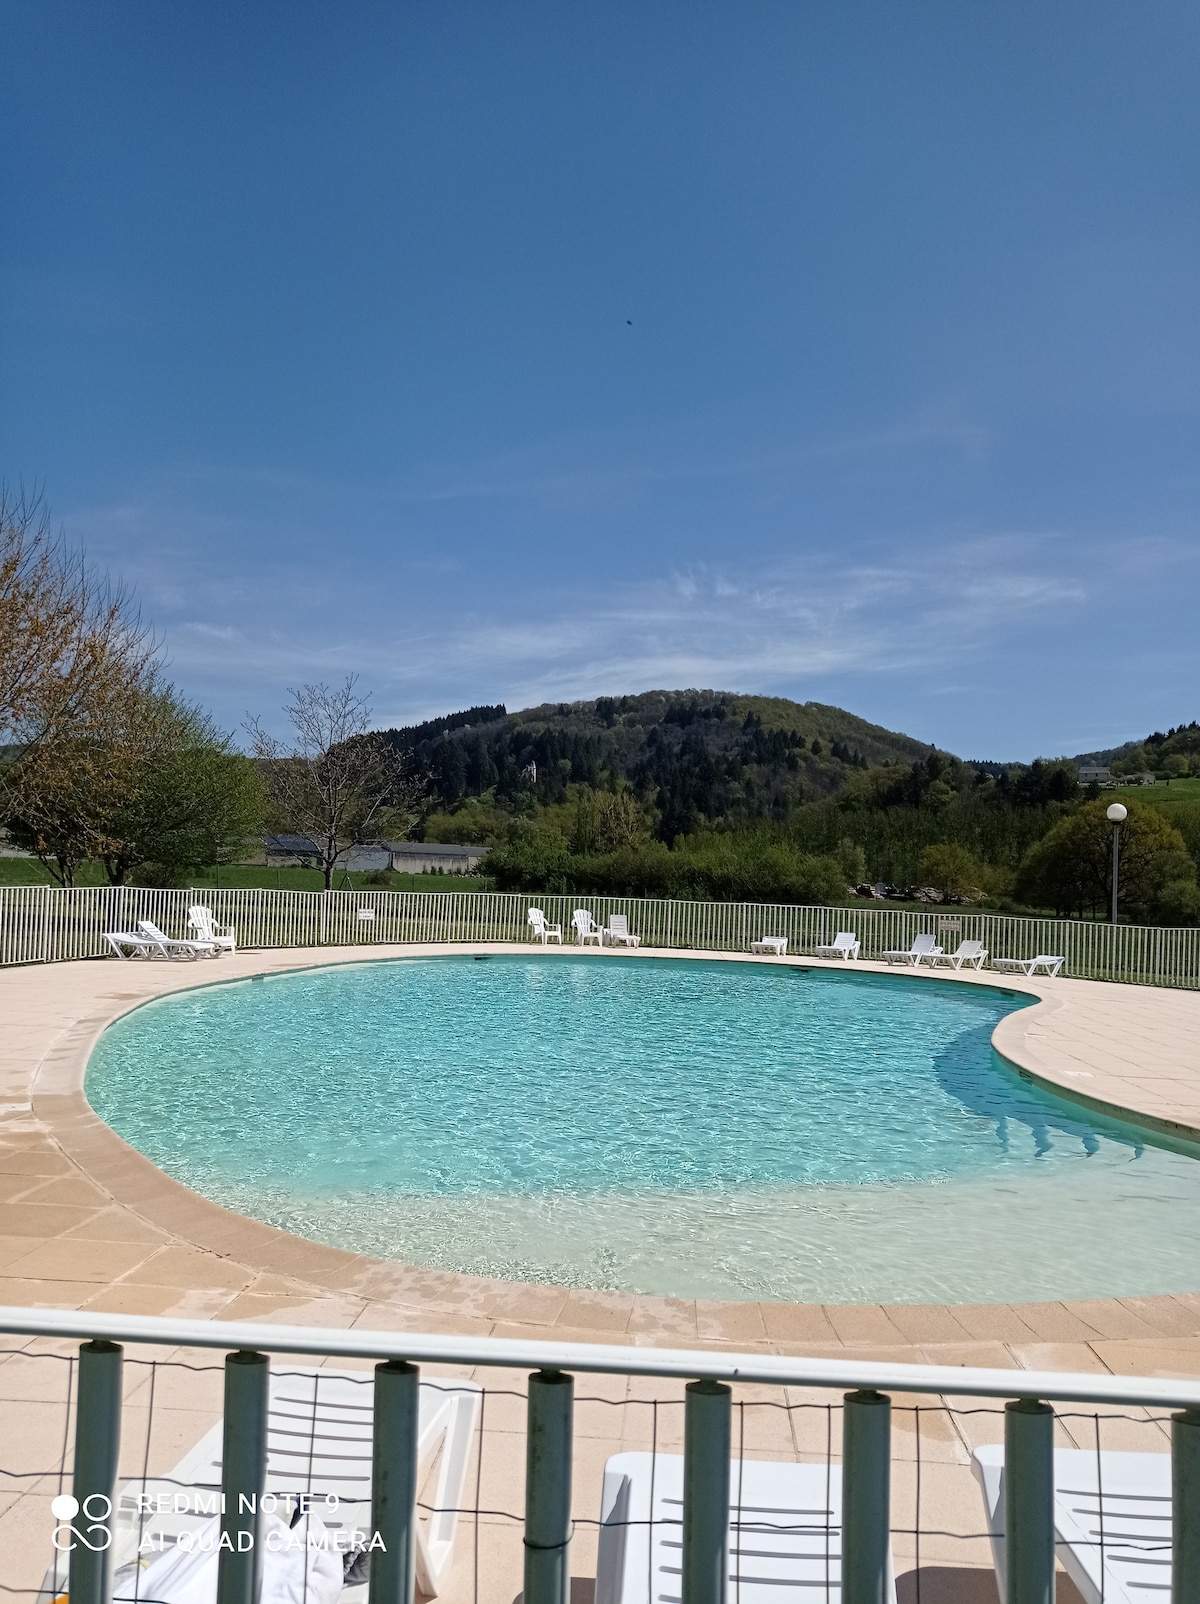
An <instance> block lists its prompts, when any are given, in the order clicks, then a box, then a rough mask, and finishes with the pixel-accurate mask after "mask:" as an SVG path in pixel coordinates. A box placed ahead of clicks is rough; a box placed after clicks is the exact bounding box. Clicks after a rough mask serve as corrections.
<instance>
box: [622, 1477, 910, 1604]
mask: <svg viewBox="0 0 1200 1604" xmlns="http://www.w3.org/2000/svg"><path fill="white" fill-rule="evenodd" d="M652 1497H653V1502H651V1499H652ZM729 1502H730V1506H731V1508H730V1516H729V1598H730V1601H731V1604H732V1601H733V1600H735V1599H736V1600H739V1601H740V1604H780V1600H781V1599H784V1598H797V1599H800V1598H819V1599H821V1600H822V1601H826V1600H827V1601H829V1604H836V1601H838V1600H839V1599H840V1598H841V1593H842V1470H841V1466H840V1465H828V1466H827V1465H824V1464H819V1465H795V1464H787V1463H782V1464H773V1463H771V1462H770V1461H767V1460H758V1459H743V1460H735V1461H734V1463H733V1465H732V1466H731V1467H730V1485H729ZM600 1522H601V1524H600V1547H599V1552H598V1555H597V1561H596V1604H658V1601H659V1600H660V1599H678V1598H679V1587H680V1582H679V1573H680V1566H681V1560H682V1551H683V1456H682V1454H648V1453H630V1454H615V1455H614V1456H613V1457H612V1458H611V1459H610V1460H609V1461H608V1463H607V1464H606V1465H605V1467H604V1487H603V1492H602V1494H601V1503H600ZM889 1572H890V1566H889ZM888 1581H889V1586H888V1597H889V1599H890V1600H891V1601H892V1604H894V1601H895V1584H894V1582H893V1581H892V1578H891V1576H890V1574H889V1578H888Z"/></svg>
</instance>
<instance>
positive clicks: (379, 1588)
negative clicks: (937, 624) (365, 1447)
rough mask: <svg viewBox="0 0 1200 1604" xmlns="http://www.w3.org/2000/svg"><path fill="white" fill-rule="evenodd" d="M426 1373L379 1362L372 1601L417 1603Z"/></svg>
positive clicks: (378, 1603)
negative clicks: (422, 1401) (420, 1435)
mask: <svg viewBox="0 0 1200 1604" xmlns="http://www.w3.org/2000/svg"><path fill="white" fill-rule="evenodd" d="M420 1395H421V1372H420V1371H419V1370H418V1369H417V1367H416V1365H410V1364H405V1363H404V1362H403V1361H401V1360H399V1359H388V1360H387V1361H386V1362H385V1363H384V1364H378V1365H376V1366H375V1421H374V1426H373V1437H374V1440H373V1444H372V1476H371V1525H372V1527H373V1529H374V1530H375V1531H376V1532H378V1533H379V1536H380V1540H381V1541H382V1542H383V1544H384V1547H383V1548H382V1549H379V1548H376V1549H373V1550H372V1552H371V1590H370V1604H412V1597H413V1583H414V1578H415V1575H416V1555H417V1434H418V1418H419V1414H420Z"/></svg>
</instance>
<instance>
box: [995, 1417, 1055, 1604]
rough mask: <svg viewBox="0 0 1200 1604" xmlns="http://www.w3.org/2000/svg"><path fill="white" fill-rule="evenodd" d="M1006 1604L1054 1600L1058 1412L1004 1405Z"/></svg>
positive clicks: (1040, 1603)
mask: <svg viewBox="0 0 1200 1604" xmlns="http://www.w3.org/2000/svg"><path fill="white" fill-rule="evenodd" d="M1004 1546H1005V1553H1006V1562H1005V1563H1006V1570H1007V1585H1006V1587H1005V1594H1006V1604H1054V1410H1053V1409H1051V1407H1050V1405H1049V1404H1045V1403H1040V1402H1039V1401H1038V1400H1037V1399H1036V1398H1017V1399H1015V1400H1014V1401H1013V1402H1012V1403H1006V1404H1005V1406H1004Z"/></svg>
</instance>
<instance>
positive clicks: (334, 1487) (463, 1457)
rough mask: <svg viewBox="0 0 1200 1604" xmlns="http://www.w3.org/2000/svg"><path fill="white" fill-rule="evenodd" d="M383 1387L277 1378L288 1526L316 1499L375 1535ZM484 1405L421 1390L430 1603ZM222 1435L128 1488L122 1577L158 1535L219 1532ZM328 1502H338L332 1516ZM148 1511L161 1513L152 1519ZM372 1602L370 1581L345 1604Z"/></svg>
mask: <svg viewBox="0 0 1200 1604" xmlns="http://www.w3.org/2000/svg"><path fill="white" fill-rule="evenodd" d="M373 1388H374V1376H373V1375H372V1373H371V1371H370V1370H316V1369H309V1368H307V1367H301V1366H296V1365H288V1366H286V1367H283V1366H281V1368H280V1369H279V1370H278V1371H275V1370H272V1372H271V1379H270V1386H269V1402H268V1415H267V1475H266V1483H265V1491H266V1492H268V1493H274V1494H275V1495H276V1497H277V1498H279V1500H280V1506H281V1513H282V1515H283V1519H284V1521H285V1522H287V1521H288V1520H289V1518H290V1510H291V1509H294V1508H295V1498H296V1496H297V1495H298V1494H300V1493H312V1494H314V1495H315V1499H314V1507H315V1508H316V1510H317V1513H318V1515H319V1516H320V1518H321V1521H322V1522H323V1524H324V1525H325V1526H326V1527H327V1528H329V1530H330V1531H331V1532H334V1533H336V1532H338V1531H344V1532H348V1531H350V1530H357V1531H365V1532H367V1533H368V1534H369V1533H370V1531H371V1455H372V1444H371V1428H372V1420H373V1415H374V1391H373ZM479 1399H480V1389H479V1387H478V1386H476V1385H475V1384H474V1383H473V1382H458V1381H444V1382H443V1381H423V1382H422V1383H421V1390H420V1405H419V1415H418V1425H417V1459H418V1465H419V1467H420V1475H421V1480H422V1484H423V1485H424V1486H426V1487H428V1480H427V1478H428V1476H429V1474H430V1472H431V1471H432V1470H433V1468H434V1463H435V1458H436V1459H437V1476H436V1482H435V1484H434V1486H433V1491H432V1497H430V1496H429V1494H428V1493H427V1492H426V1493H423V1494H422V1495H421V1503H422V1505H423V1506H424V1507H423V1508H422V1509H421V1515H422V1517H423V1518H422V1519H420V1520H419V1521H418V1535H417V1554H416V1561H417V1564H416V1570H417V1587H418V1590H419V1591H420V1592H422V1593H423V1594H425V1596H426V1597H434V1596H436V1594H437V1592H438V1589H439V1588H440V1587H441V1585H442V1584H443V1583H444V1581H445V1578H446V1574H447V1572H448V1570H449V1568H450V1561H451V1558H452V1555H453V1548H454V1537H455V1529H456V1527H457V1524H458V1511H459V1509H460V1507H461V1505H462V1501H463V1487H464V1483H465V1480H466V1473H467V1468H468V1461H469V1459H470V1454H471V1441H472V1438H473V1436H474V1432H475V1425H476V1422H477V1420H478V1418H479ZM221 1432H222V1427H221V1423H220V1422H218V1423H217V1424H216V1425H215V1426H214V1427H213V1428H212V1430H211V1431H209V1432H207V1433H206V1434H205V1435H204V1436H203V1437H202V1438H201V1439H200V1441H199V1442H198V1443H197V1444H196V1445H195V1447H194V1448H192V1449H191V1450H190V1452H188V1453H187V1454H185V1455H184V1457H183V1458H182V1459H181V1460H180V1462H179V1464H178V1465H176V1466H175V1468H174V1470H172V1471H171V1472H170V1474H169V1475H167V1476H162V1477H156V1478H151V1479H148V1480H145V1481H142V1480H140V1479H139V1480H137V1481H130V1482H126V1483H125V1485H124V1486H123V1487H122V1488H121V1489H120V1491H119V1493H118V1495H117V1500H116V1510H115V1513H114V1521H113V1525H114V1531H113V1569H114V1570H119V1569H120V1567H121V1566H122V1565H127V1564H130V1563H131V1562H133V1561H134V1560H135V1558H136V1555H137V1549H138V1545H139V1543H141V1544H143V1545H144V1544H145V1540H146V1537H147V1535H149V1534H153V1541H154V1542H157V1541H158V1537H157V1534H158V1533H160V1532H161V1533H162V1534H163V1542H164V1543H165V1544H168V1545H169V1544H172V1543H175V1542H177V1541H178V1538H179V1536H180V1535H181V1534H182V1533H183V1532H185V1531H190V1532H197V1531H199V1530H200V1529H201V1528H203V1527H204V1526H205V1524H206V1523H211V1520H212V1513H211V1509H212V1501H213V1497H214V1495H217V1496H218V1497H219V1494H220V1488H221ZM439 1450H440V1453H439ZM185 1493H186V1494H188V1495H189V1496H188V1498H187V1499H185V1500H182V1501H183V1502H185V1503H186V1504H187V1505H188V1507H187V1508H186V1509H184V1510H181V1511H180V1512H178V1513H176V1512H175V1510H174V1508H173V1505H174V1503H175V1502H176V1501H177V1500H176V1497H175V1495H176V1494H185ZM326 1494H331V1495H332V1496H333V1499H334V1500H335V1501H336V1503H335V1507H334V1508H332V1509H331V1508H329V1507H328V1505H327V1504H326V1502H325V1495H326ZM287 1495H291V1496H290V1499H289V1498H288V1496H287ZM147 1502H149V1504H150V1505H151V1506H152V1510H151V1512H147V1511H146V1504H147ZM160 1502H161V1504H162V1505H163V1506H164V1507H163V1509H162V1511H161V1513H160V1512H159V1510H158V1507H157V1506H158V1505H159V1503H160ZM139 1504H140V1507H139ZM197 1505H199V1506H200V1507H199V1508H198V1507H197ZM289 1506H290V1507H289ZM344 1541H345V1540H344ZM57 1565H58V1567H59V1571H58V1573H56V1572H54V1571H52V1572H51V1573H50V1574H49V1575H48V1576H47V1578H46V1581H45V1584H44V1589H43V1594H42V1595H41V1596H42V1598H43V1599H46V1600H49V1599H54V1598H56V1597H57V1596H58V1595H59V1594H60V1593H62V1592H63V1591H64V1590H65V1588H66V1585H67V1577H66V1567H67V1555H66V1554H63V1555H62V1556H61V1558H60V1559H58V1561H57ZM51 1588H53V1591H47V1590H48V1589H51ZM366 1597H367V1584H366V1578H365V1577H364V1578H363V1580H362V1583H361V1584H356V1585H348V1586H346V1587H345V1588H344V1589H343V1590H342V1593H341V1604H365V1600H366Z"/></svg>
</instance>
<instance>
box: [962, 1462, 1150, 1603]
mask: <svg viewBox="0 0 1200 1604" xmlns="http://www.w3.org/2000/svg"><path fill="white" fill-rule="evenodd" d="M971 1469H972V1470H973V1471H974V1473H975V1480H976V1481H977V1482H978V1483H979V1488H980V1491H981V1492H982V1494H983V1501H984V1505H985V1506H986V1508H987V1514H988V1535H989V1537H990V1538H991V1540H992V1559H993V1562H994V1563H995V1566H996V1580H997V1582H998V1583H999V1586H1000V1597H1001V1598H1003V1597H1004V1593H1005V1573H1006V1570H1007V1543H1006V1541H1005V1529H1004V1447H1003V1445H1002V1444H1000V1443H989V1444H988V1445H987V1446H986V1447H984V1448H977V1449H976V1450H975V1452H974V1454H973V1455H972V1456H971ZM1054 1534H1055V1539H1056V1541H1055V1545H1054V1546H1055V1550H1056V1552H1057V1554H1058V1557H1059V1559H1061V1560H1062V1564H1063V1569H1064V1570H1065V1571H1066V1572H1067V1575H1068V1576H1069V1577H1070V1578H1071V1580H1072V1581H1073V1582H1074V1583H1075V1586H1076V1587H1077V1588H1078V1589H1079V1591H1080V1593H1081V1594H1082V1596H1083V1600H1084V1604H1101V1600H1103V1601H1104V1604H1146V1600H1147V1598H1148V1596H1149V1594H1150V1593H1157V1594H1158V1595H1159V1597H1160V1598H1163V1599H1167V1598H1170V1596H1171V1456H1170V1454H1130V1453H1121V1452H1114V1451H1112V1450H1105V1451H1104V1452H1103V1453H1101V1454H1099V1455H1097V1454H1096V1453H1095V1452H1094V1451H1093V1450H1092V1449H1089V1448H1056V1449H1055V1450H1054Z"/></svg>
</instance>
